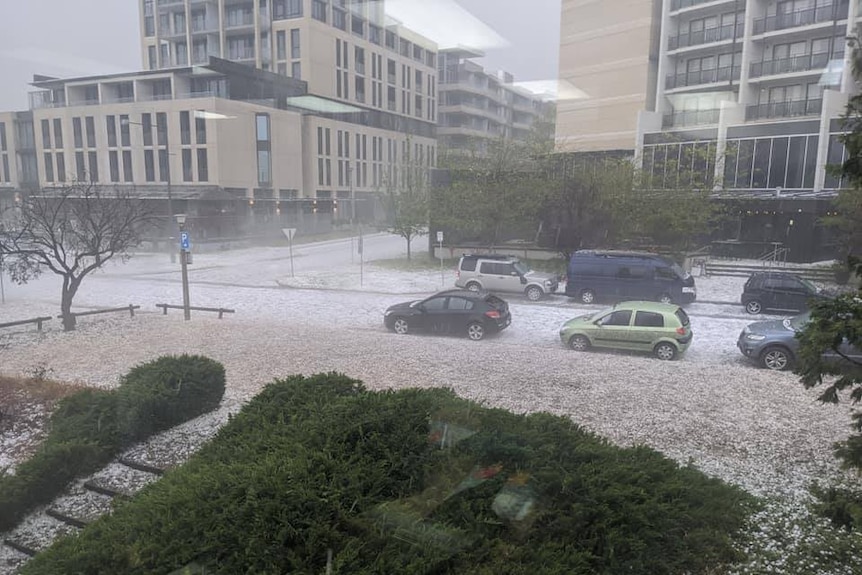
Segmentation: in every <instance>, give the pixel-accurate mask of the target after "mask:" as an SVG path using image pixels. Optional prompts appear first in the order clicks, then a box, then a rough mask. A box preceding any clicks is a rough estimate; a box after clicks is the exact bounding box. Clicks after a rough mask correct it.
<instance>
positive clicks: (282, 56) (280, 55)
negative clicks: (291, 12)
mask: <svg viewBox="0 0 862 575" xmlns="http://www.w3.org/2000/svg"><path fill="white" fill-rule="evenodd" d="M275 59H276V60H287V36H286V33H285V31H284V30H279V31H278V32H276V33H275Z"/></svg>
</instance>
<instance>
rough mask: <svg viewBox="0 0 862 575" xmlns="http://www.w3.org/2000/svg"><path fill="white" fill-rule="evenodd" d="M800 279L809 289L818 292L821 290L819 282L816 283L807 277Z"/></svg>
mask: <svg viewBox="0 0 862 575" xmlns="http://www.w3.org/2000/svg"><path fill="white" fill-rule="evenodd" d="M799 281H801V282H802V285H804V286H805V287H806V288H808V290H809V291H810V292H811V293H817V292H819V291H820V288H819V287H817V284H815V283H814V282H812V281H811V280H807V279H805V278H799Z"/></svg>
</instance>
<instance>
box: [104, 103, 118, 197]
mask: <svg viewBox="0 0 862 575" xmlns="http://www.w3.org/2000/svg"><path fill="white" fill-rule="evenodd" d="M105 125H106V127H107V129H108V147H109V148H116V147H117V118H116V116H105ZM112 181H113V180H112Z"/></svg>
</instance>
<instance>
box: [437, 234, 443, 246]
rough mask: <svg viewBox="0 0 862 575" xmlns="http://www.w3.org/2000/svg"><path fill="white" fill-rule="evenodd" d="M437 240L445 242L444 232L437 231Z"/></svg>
mask: <svg viewBox="0 0 862 575" xmlns="http://www.w3.org/2000/svg"><path fill="white" fill-rule="evenodd" d="M437 242H438V243H441V244H442V243H443V232H437Z"/></svg>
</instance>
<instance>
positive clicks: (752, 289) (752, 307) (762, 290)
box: [741, 272, 828, 314]
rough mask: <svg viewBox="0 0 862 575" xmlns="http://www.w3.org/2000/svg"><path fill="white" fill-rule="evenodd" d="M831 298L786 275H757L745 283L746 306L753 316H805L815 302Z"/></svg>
mask: <svg viewBox="0 0 862 575" xmlns="http://www.w3.org/2000/svg"><path fill="white" fill-rule="evenodd" d="M825 297H828V296H827V295H825V294H824V293H823V292H822V291H821V290H820V289H818V288H817V286H815V285H814V284H813V283H811V282H810V281H808V280H806V279H804V278H801V277H799V276H795V275H793V274H788V273H782V272H755V273H753V274H751V277H750V278H748V281H747V282H745V288H743V291H742V298H741V300H742V305H744V306H745V311H747V312H748V313H751V314H756V313H760V312H762V311H764V310H775V311H792V312H803V311H806V310H808V301H809V300H810V299H812V298H825Z"/></svg>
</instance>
